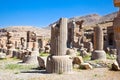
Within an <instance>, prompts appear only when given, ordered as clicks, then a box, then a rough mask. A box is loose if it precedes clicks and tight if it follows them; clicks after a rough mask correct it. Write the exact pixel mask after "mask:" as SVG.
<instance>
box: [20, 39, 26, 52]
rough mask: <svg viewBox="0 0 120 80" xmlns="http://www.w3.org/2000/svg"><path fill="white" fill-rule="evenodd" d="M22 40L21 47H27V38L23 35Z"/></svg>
mask: <svg viewBox="0 0 120 80" xmlns="http://www.w3.org/2000/svg"><path fill="white" fill-rule="evenodd" d="M20 41H21V49H22V50H24V49H26V40H25V38H24V37H21V39H20Z"/></svg>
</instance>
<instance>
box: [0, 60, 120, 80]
mask: <svg viewBox="0 0 120 80" xmlns="http://www.w3.org/2000/svg"><path fill="white" fill-rule="evenodd" d="M18 62H20V61H19V60H0V80H120V77H119V76H120V71H111V70H110V69H109V68H94V69H93V70H81V69H77V70H76V69H74V70H73V72H71V73H69V74H48V73H46V72H45V70H36V69H28V70H14V69H12V70H10V69H5V65H6V64H13V63H14V64H17V63H18Z"/></svg>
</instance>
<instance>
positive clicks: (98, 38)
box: [91, 26, 106, 60]
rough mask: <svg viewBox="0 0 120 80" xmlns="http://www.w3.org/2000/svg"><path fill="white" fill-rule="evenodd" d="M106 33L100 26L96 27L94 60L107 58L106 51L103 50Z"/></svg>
mask: <svg viewBox="0 0 120 80" xmlns="http://www.w3.org/2000/svg"><path fill="white" fill-rule="evenodd" d="M103 37H104V34H103V30H102V28H101V27H100V26H97V27H95V28H94V51H93V53H92V58H91V59H92V60H95V59H102V60H105V59H106V53H105V51H104V50H103V43H104V40H103Z"/></svg>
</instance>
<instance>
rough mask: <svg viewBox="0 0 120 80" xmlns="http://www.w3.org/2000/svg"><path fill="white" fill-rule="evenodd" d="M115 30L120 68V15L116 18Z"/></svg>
mask: <svg viewBox="0 0 120 80" xmlns="http://www.w3.org/2000/svg"><path fill="white" fill-rule="evenodd" d="M119 13H120V12H119ZM113 29H114V38H115V43H116V48H117V50H118V51H117V52H118V53H117V62H118V64H119V67H120V15H118V16H117V17H116V18H114V22H113Z"/></svg>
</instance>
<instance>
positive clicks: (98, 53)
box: [91, 50, 106, 60]
mask: <svg viewBox="0 0 120 80" xmlns="http://www.w3.org/2000/svg"><path fill="white" fill-rule="evenodd" d="M96 59H99V60H106V53H105V51H104V50H95V51H93V53H92V57H91V60H96Z"/></svg>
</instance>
